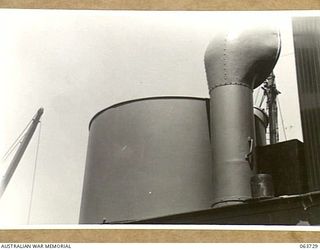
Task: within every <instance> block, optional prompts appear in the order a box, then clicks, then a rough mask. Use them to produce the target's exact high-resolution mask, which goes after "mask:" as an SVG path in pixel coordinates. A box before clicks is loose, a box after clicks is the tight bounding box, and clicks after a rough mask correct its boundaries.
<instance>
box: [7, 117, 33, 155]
mask: <svg viewBox="0 0 320 250" xmlns="http://www.w3.org/2000/svg"><path fill="white" fill-rule="evenodd" d="M32 121H33V118H32V119H31V120H30V122H29V123H28V124H27V126H26V127H25V128H24V129H23V130H22V132H21V133H20V134H19V136H18V137H17V139H16V140H15V141H14V142H13V143H12V144H11V146H10V147H9V149H8V150H7V152H6V153H5V154H4V156H3V157H2V160H3V161H5V160H6V159H7V158H8V157H9V155H10V154H11V153H12V152H13V150H15V148H16V147H17V146H18V145H19V144H20V143H21V142H22V140H23V137H24V133H25V132H26V130H27V128H28V127H29V126H30V124H31V122H32Z"/></svg>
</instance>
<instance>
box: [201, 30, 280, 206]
mask: <svg viewBox="0 0 320 250" xmlns="http://www.w3.org/2000/svg"><path fill="white" fill-rule="evenodd" d="M279 53H280V34H279V32H278V30H277V29H274V28H273V27H262V26H252V27H244V28H243V29H236V30H232V31H227V30H226V31H224V32H222V33H220V34H218V35H217V36H215V37H214V39H213V40H212V41H211V43H210V44H209V46H208V48H207V50H206V53H205V68H206V74H207V80H208V86H209V91H210V92H209V93H210V112H211V124H210V126H211V144H212V153H213V174H214V176H213V180H214V183H213V186H214V187H213V203H214V205H219V206H220V205H228V204H230V203H231V204H232V203H238V202H243V201H244V200H247V199H250V198H251V188H250V178H251V177H252V176H253V175H254V174H255V168H254V143H255V141H254V140H255V131H254V116H253V97H252V91H253V88H255V87H257V86H259V85H260V84H261V83H262V82H263V81H264V80H265V79H266V78H267V76H268V75H269V74H270V72H271V71H272V69H273V67H274V66H275V64H276V61H277V59H278V57H279Z"/></svg>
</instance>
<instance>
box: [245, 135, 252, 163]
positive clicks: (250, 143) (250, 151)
mask: <svg viewBox="0 0 320 250" xmlns="http://www.w3.org/2000/svg"><path fill="white" fill-rule="evenodd" d="M248 143H249V153H248V154H246V160H247V161H248V162H249V165H250V168H251V169H253V161H252V156H253V139H252V138H251V137H250V136H249V137H248Z"/></svg>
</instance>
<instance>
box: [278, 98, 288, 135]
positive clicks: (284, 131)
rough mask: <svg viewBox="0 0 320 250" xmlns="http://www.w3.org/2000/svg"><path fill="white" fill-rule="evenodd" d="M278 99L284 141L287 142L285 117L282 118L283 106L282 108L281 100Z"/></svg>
mask: <svg viewBox="0 0 320 250" xmlns="http://www.w3.org/2000/svg"><path fill="white" fill-rule="evenodd" d="M276 99H277V102H278V106H279V111H280V118H281V124H282V130H283V135H284V139H285V140H287V134H286V130H285V127H284V121H283V116H282V111H281V106H280V100H279V98H278V96H277V97H276Z"/></svg>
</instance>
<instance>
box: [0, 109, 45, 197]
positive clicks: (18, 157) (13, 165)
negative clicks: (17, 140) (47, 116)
mask: <svg viewBox="0 0 320 250" xmlns="http://www.w3.org/2000/svg"><path fill="white" fill-rule="evenodd" d="M42 114H43V108H40V109H39V110H38V111H37V113H36V115H35V116H34V118H33V119H32V122H31V125H30V127H29V128H28V130H27V132H26V133H25V136H24V138H23V140H22V142H21V144H20V146H19V148H18V150H17V152H16V153H15V155H14V157H13V159H12V161H11V163H10V165H9V167H8V168H7V170H6V172H5V174H4V175H3V176H2V178H1V182H0V198H1V197H2V195H3V193H4V191H5V190H6V187H7V185H8V183H9V181H10V179H11V177H12V175H13V174H14V171H15V170H16V168H17V166H18V164H19V162H20V160H21V158H22V156H23V154H24V152H25V150H26V148H27V146H28V144H29V142H30V140H31V138H32V136H33V134H34V132H35V130H36V128H37V126H38V123H39V121H40V118H41V116H42Z"/></svg>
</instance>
